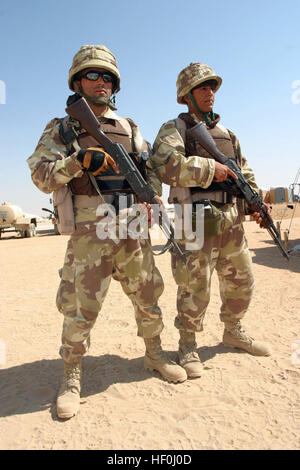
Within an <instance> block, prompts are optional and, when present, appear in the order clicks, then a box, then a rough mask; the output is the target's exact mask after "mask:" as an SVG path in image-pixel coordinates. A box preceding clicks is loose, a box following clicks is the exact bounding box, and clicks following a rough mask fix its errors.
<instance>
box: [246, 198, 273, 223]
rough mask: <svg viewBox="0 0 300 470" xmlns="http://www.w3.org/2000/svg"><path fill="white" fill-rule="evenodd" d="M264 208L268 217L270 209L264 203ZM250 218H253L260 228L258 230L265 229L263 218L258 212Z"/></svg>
mask: <svg viewBox="0 0 300 470" xmlns="http://www.w3.org/2000/svg"><path fill="white" fill-rule="evenodd" d="M264 206H265V210H266V212H267V214H269V215H270V214H271V211H272V207H271V206H269V204H266V203H264ZM251 216H252V217H253V219H254V220H255V222H256V223H257V224H258V225H259V226H260V228H265V224H264V220H263V218H262V216H261V214H260V213H259V212H252V213H251Z"/></svg>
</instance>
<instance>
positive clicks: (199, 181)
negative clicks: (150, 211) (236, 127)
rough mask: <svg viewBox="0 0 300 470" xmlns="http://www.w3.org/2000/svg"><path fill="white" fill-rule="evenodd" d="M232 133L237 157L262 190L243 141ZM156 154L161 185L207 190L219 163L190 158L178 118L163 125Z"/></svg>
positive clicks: (255, 186) (197, 157)
mask: <svg viewBox="0 0 300 470" xmlns="http://www.w3.org/2000/svg"><path fill="white" fill-rule="evenodd" d="M216 116H217V115H216ZM192 117H193V119H194V121H195V124H196V122H199V121H200V120H199V119H198V118H197V117H196V116H195V115H192ZM219 119H220V118H219V116H218V117H217V119H216V121H215V122H213V123H212V126H211V127H214V126H215V125H217V123H218V121H219ZM208 130H209V129H208ZM230 134H231V141H232V144H233V147H234V149H235V154H237V155H240V162H239V163H240V166H241V171H242V173H243V175H244V176H245V178H246V179H247V181H248V182H249V184H250V185H251V187H252V188H253V189H254V190H255V191H258V187H257V185H256V183H255V178H254V173H253V171H252V169H251V168H250V167H249V164H248V162H247V160H246V158H245V157H244V156H243V155H242V154H241V149H240V144H239V141H238V139H237V137H236V136H235V135H234V134H233V133H232V132H230ZM153 151H154V152H153V156H152V166H153V168H154V169H155V172H156V175H157V177H158V178H159V180H160V182H161V183H165V184H167V185H170V186H181V187H197V186H198V187H201V188H203V189H206V188H208V187H209V186H210V185H211V183H212V182H213V178H214V172H215V160H213V159H212V158H207V157H201V156H199V155H191V156H188V157H187V156H186V149H185V142H184V139H183V137H182V135H181V133H180V131H179V130H178V127H177V126H176V120H175V119H174V120H170V121H168V122H166V123H165V124H163V125H162V126H161V128H160V130H159V133H158V135H157V137H156V139H155V142H154V146H153ZM204 153H205V152H204ZM152 184H153V186H155V184H156V182H155V181H152ZM156 189H158V188H156Z"/></svg>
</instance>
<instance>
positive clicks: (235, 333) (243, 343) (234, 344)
mask: <svg viewBox="0 0 300 470" xmlns="http://www.w3.org/2000/svg"><path fill="white" fill-rule="evenodd" d="M223 344H224V346H228V347H231V348H238V349H243V350H244V351H247V352H248V353H250V354H252V355H253V356H270V355H271V349H270V348H269V346H267V345H266V344H264V343H260V342H259V341H255V339H254V338H251V336H249V335H247V333H246V332H245V331H244V330H243V329H242V325H241V323H240V321H237V322H226V323H225V330H224V334H223Z"/></svg>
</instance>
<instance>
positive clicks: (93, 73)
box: [79, 70, 115, 83]
mask: <svg viewBox="0 0 300 470" xmlns="http://www.w3.org/2000/svg"><path fill="white" fill-rule="evenodd" d="M99 77H101V78H102V80H103V81H104V82H105V83H108V82H111V83H115V77H114V76H113V75H111V74H110V73H108V72H99V71H98V70H90V71H89V72H86V73H84V74H82V75H80V76H79V80H81V79H82V78H86V79H87V80H92V81H94V82H95V81H96V80H98V79H99Z"/></svg>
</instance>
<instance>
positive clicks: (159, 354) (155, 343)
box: [144, 336, 187, 383]
mask: <svg viewBox="0 0 300 470" xmlns="http://www.w3.org/2000/svg"><path fill="white" fill-rule="evenodd" d="M144 341H145V345H146V355H145V360H144V366H145V369H148V370H157V371H158V372H160V373H161V375H162V376H163V377H164V378H165V379H167V380H168V382H175V383H176V382H184V381H185V380H186V379H187V375H186V372H185V370H184V369H183V368H182V367H180V366H179V365H178V364H176V362H174V361H171V360H170V359H169V358H168V357H167V354H166V353H165V352H164V351H163V350H162V348H161V341H160V337H159V336H154V338H144Z"/></svg>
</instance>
